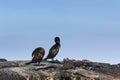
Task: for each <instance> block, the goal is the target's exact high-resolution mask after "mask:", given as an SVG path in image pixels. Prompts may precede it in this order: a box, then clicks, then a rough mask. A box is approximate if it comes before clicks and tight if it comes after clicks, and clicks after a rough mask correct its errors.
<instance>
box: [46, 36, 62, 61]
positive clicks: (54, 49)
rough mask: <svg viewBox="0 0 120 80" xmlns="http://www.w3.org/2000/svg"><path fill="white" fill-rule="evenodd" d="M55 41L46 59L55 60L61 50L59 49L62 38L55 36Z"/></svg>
mask: <svg viewBox="0 0 120 80" xmlns="http://www.w3.org/2000/svg"><path fill="white" fill-rule="evenodd" d="M54 41H55V44H54V45H53V46H52V47H51V48H50V50H49V54H48V56H47V57H46V58H45V59H44V60H45V61H46V60H47V59H52V61H54V57H55V56H56V55H57V54H58V52H59V49H60V38H59V37H55V39H54Z"/></svg>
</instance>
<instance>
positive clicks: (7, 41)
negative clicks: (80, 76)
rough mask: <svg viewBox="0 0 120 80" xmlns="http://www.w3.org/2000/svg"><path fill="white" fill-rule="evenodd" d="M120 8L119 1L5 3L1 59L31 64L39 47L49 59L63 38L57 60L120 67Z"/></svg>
mask: <svg viewBox="0 0 120 80" xmlns="http://www.w3.org/2000/svg"><path fill="white" fill-rule="evenodd" d="M119 4H120V1H119V0H1V1H0V58H6V59H8V60H23V59H24V60H30V59H31V53H32V51H33V50H34V49H35V48H36V47H44V48H45V50H46V55H47V54H48V51H49V48H50V47H51V46H52V45H53V44H54V41H53V40H54V37H56V36H59V37H60V38H61V49H60V52H59V54H58V55H57V56H56V59H59V60H62V59H63V58H66V57H68V58H70V59H79V60H82V59H89V60H91V61H94V62H106V63H112V64H116V63H120V5H119ZM46 55H45V56H46Z"/></svg>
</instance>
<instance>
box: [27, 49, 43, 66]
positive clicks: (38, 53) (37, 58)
mask: <svg viewBox="0 0 120 80" xmlns="http://www.w3.org/2000/svg"><path fill="white" fill-rule="evenodd" d="M44 54H45V50H44V48H42V47H38V48H36V49H35V50H34V51H33V52H32V60H31V61H30V62H28V63H26V64H30V63H39V64H40V62H41V61H42V58H43V56H44Z"/></svg>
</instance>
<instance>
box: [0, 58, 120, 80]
mask: <svg viewBox="0 0 120 80" xmlns="http://www.w3.org/2000/svg"><path fill="white" fill-rule="evenodd" d="M26 62H28V61H6V62H0V80H120V65H119V64H118V65H110V64H107V63H97V62H90V61H80V60H69V59H64V60H63V61H60V62H59V61H54V62H51V61H42V62H41V64H40V65H37V64H30V65H25V63H26Z"/></svg>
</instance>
